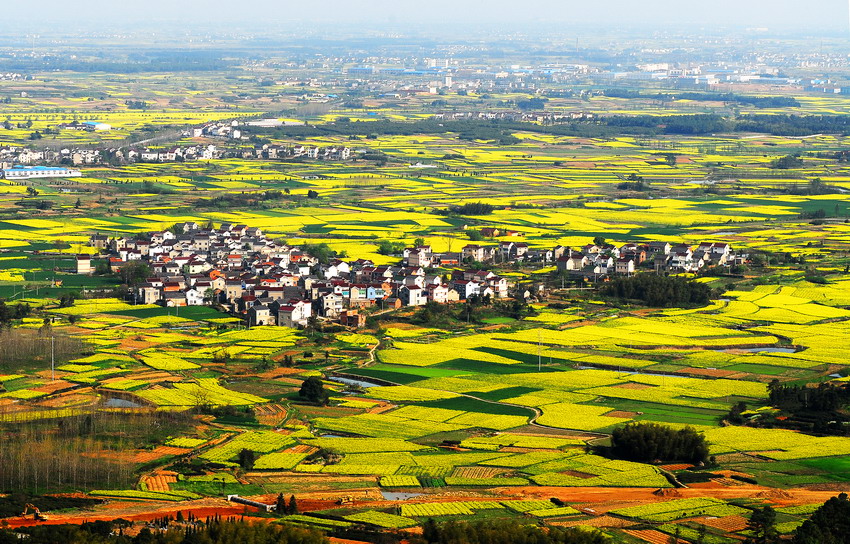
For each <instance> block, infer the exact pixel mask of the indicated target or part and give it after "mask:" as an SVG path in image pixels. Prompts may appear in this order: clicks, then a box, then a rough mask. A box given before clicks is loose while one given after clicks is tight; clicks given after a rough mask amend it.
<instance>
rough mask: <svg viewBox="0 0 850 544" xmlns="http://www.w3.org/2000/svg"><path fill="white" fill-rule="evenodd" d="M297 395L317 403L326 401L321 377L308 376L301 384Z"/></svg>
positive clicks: (326, 393) (325, 402)
mask: <svg viewBox="0 0 850 544" xmlns="http://www.w3.org/2000/svg"><path fill="white" fill-rule="evenodd" d="M298 396H300V397H301V398H302V399H305V400H307V401H309V402H313V403H315V404H319V405H325V404H327V403H328V397H329V396H328V392H327V391H325V384H323V383H322V380H321V378H318V377H316V376H310V377H309V378H307V379H306V380H304V382H303V383H302V384H301V389H300V390H299V391H298Z"/></svg>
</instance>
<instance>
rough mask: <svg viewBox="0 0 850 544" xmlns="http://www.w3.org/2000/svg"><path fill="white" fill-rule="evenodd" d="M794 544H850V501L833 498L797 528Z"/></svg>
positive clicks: (843, 498) (842, 495)
mask: <svg viewBox="0 0 850 544" xmlns="http://www.w3.org/2000/svg"><path fill="white" fill-rule="evenodd" d="M793 542H794V544H850V500H848V496H847V494H846V493H841V494H840V495H838V496H837V497H832V498H831V499H829V500H828V501H826V502H825V503H824V504H823V506H821V507H820V508H818V509H817V510H816V511H815V513H814V514H812V517H811V518H809V519H808V520H806V521H804V522H803V524H802V525H801V526H800V527H798V528H797V532H796V533H795V535H794V540H793Z"/></svg>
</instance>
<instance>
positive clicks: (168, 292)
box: [77, 222, 747, 327]
mask: <svg viewBox="0 0 850 544" xmlns="http://www.w3.org/2000/svg"><path fill="white" fill-rule="evenodd" d="M491 230H493V231H495V232H493V235H496V234H497V233H498V231H497V230H496V229H491ZM499 234H502V235H503V237H507V238H513V237H518V233H511V231H504V232H501V233H499ZM512 235H513V236H512ZM90 245H91V246H93V247H95V248H97V249H98V250H100V251H101V253H102V254H103V255H104V256H105V258H106V262H107V263H108V267H109V269H110V270H111V271H113V272H116V271H119V270H121V269H122V268H123V267H126V266H128V264H129V263H133V262H144V263H145V264H146V265H148V267H149V269H150V277H148V278H145V280H144V281H143V282H141V283H139V284H138V285H136V286H134V289H135V293H134V294H135V296H136V300H137V301H138V302H139V303H142V304H160V305H163V306H167V307H176V308H179V307H182V306H201V305H219V306H221V307H223V308H225V309H226V310H227V311H229V312H231V313H232V314H234V315H237V316H240V317H241V318H243V319H244V320H245V321H246V322H247V323H248V324H250V325H279V326H286V327H304V326H307V324H308V320H309V319H310V318H311V317H313V316H318V317H323V318H326V319H329V320H334V321H339V322H340V323H342V324H343V325H345V326H352V327H359V326H363V325H364V324H365V320H366V315H365V313H364V311H365V310H367V309H371V310H373V311H381V310H391V309H396V308H401V307H403V306H422V305H425V304H427V303H428V302H435V303H439V304H447V303H452V302H459V301H464V300H470V299H485V300H490V299H498V298H505V297H508V296H509V293H510V290H511V288H512V287H513V286H512V285H511V284H510V283H509V282H508V280H507V279H506V278H504V277H502V276H500V275H498V274H496V273H494V272H492V271H490V270H481V269H465V268H464V267H463V265H464V264H468V263H473V262H476V263H488V262H489V263H493V264H495V265H498V264H500V263H515V262H528V263H532V262H536V263H542V264H543V265H544V266H546V265H548V266H551V265H552V264H554V265H555V266H556V267H557V269H558V270H559V271H562V272H566V273H568V274H570V275H575V276H585V277H592V276H596V277H597V278H599V277H604V276H609V275H615V274H617V275H632V274H634V273H635V271H636V270H637V268H638V267H641V266H642V265H643V268H649V269H654V270H655V271H657V272H668V273H678V272H697V271H699V270H700V269H701V268H702V267H704V266H711V265H714V266H722V265H726V266H731V265H733V264H736V263H737V264H740V263H743V262H744V261H745V260H746V258H747V256H746V255H741V254H736V253H735V252H734V251H733V250H732V247H731V246H730V245H729V244H726V243H710V242H706V243H702V244H700V245H699V246H698V247H697V248H692V247H690V246H684V245H680V246H674V245H671V244H669V243H667V242H648V243H643V244H635V243H629V244H624V245H622V246H619V247H617V246H614V245H609V244H588V245H586V246H584V247H582V248H581V249H580V250H575V249H572V248H568V247H565V246H557V247H555V248H553V249H536V248H535V249H531V248H529V246H528V244H526V243H524V242H521V241H514V240H504V239H503V240H501V241H500V242H499V243H498V245H492V246H483V245H475V244H470V245H467V246H465V247H464V248H463V249H462V250H461V252H458V253H452V252H444V253H440V252H434V251H432V248H431V247H430V246H419V247H410V248H406V249H404V250H403V252H402V255H401V257H402V259H401V262H400V263H399V264H398V265H397V266H390V265H376V264H375V263H373V262H372V261H370V260H368V259H357V260H355V261H351V262H349V261H344V260H341V259H334V260H331V261H329V262H320V260H319V259H318V258H316V257H315V256H313V255H310V254H309V253H307V252H305V251H304V250H302V249H301V248H299V247H295V246H289V245H286V244H283V243H280V242H277V241H275V240H273V239H271V238H269V237H267V236H266V235H265V234H264V233H263V232H262V230H261V229H259V228H257V227H249V226H247V225H235V224H231V223H222V224H221V225H220V226H219V227H217V228H216V227H215V226H214V225H213V224H208V225H206V226H201V225H199V224H198V223H195V222H186V223H178V224H177V225H175V226H174V227H172V228H171V229H169V230H165V231H161V232H152V233H148V234H146V235H139V236H136V237H133V238H127V237H109V236H107V235H101V234H96V235H93V236H92V237H91V239H90ZM645 263H651V265H648V264H645ZM436 268H442V269H447V268H448V269H452V271H451V273H449V274H446V275H443V274H439V273H435V272H434V269H436ZM94 270H95V268H94V266H93V262H92V257H91V256H88V255H80V256H78V257H77V272H78V273H80V274H91V273H93V272H94ZM524 296H525V295H524ZM528 296H530V295H528ZM178 312H179V309H178Z"/></svg>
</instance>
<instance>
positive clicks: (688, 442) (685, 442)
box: [611, 423, 708, 464]
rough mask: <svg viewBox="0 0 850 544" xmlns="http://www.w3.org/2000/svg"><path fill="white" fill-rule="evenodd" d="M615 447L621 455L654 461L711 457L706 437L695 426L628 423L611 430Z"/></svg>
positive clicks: (684, 460) (637, 459) (687, 460)
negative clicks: (681, 426) (677, 428)
mask: <svg viewBox="0 0 850 544" xmlns="http://www.w3.org/2000/svg"><path fill="white" fill-rule="evenodd" d="M611 451H612V453H613V454H614V455H615V456H616V457H619V458H621V459H627V460H629V461H638V462H645V463H652V462H655V461H661V462H666V463H671V462H675V461H683V462H689V463H694V464H698V463H704V462H705V461H706V460H708V444H707V443H706V441H705V437H704V436H703V435H702V434H700V433H698V432H696V431H695V430H694V429H692V428H691V427H685V428H683V429H679V430H676V429H672V428H670V427H667V426H666V425H660V424H658V423H627V424H626V425H624V426H622V427H618V428H616V429H614V432H613V433H612V434H611Z"/></svg>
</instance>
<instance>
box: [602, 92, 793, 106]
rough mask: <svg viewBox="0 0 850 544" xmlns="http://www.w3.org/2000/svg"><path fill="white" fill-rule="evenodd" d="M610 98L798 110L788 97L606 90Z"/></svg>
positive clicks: (606, 94)
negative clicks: (720, 103)
mask: <svg viewBox="0 0 850 544" xmlns="http://www.w3.org/2000/svg"><path fill="white" fill-rule="evenodd" d="M604 94H605V96H609V97H612V98H650V99H653V100H692V101H694V102H735V103H738V104H749V105H751V106H755V107H757V108H799V107H800V102H799V101H798V100H797V99H796V98H793V97H790V96H747V95H743V94H735V93H700V92H682V93H675V94H674V93H643V92H641V91H637V90H632V89H606V90H605V91H604Z"/></svg>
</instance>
